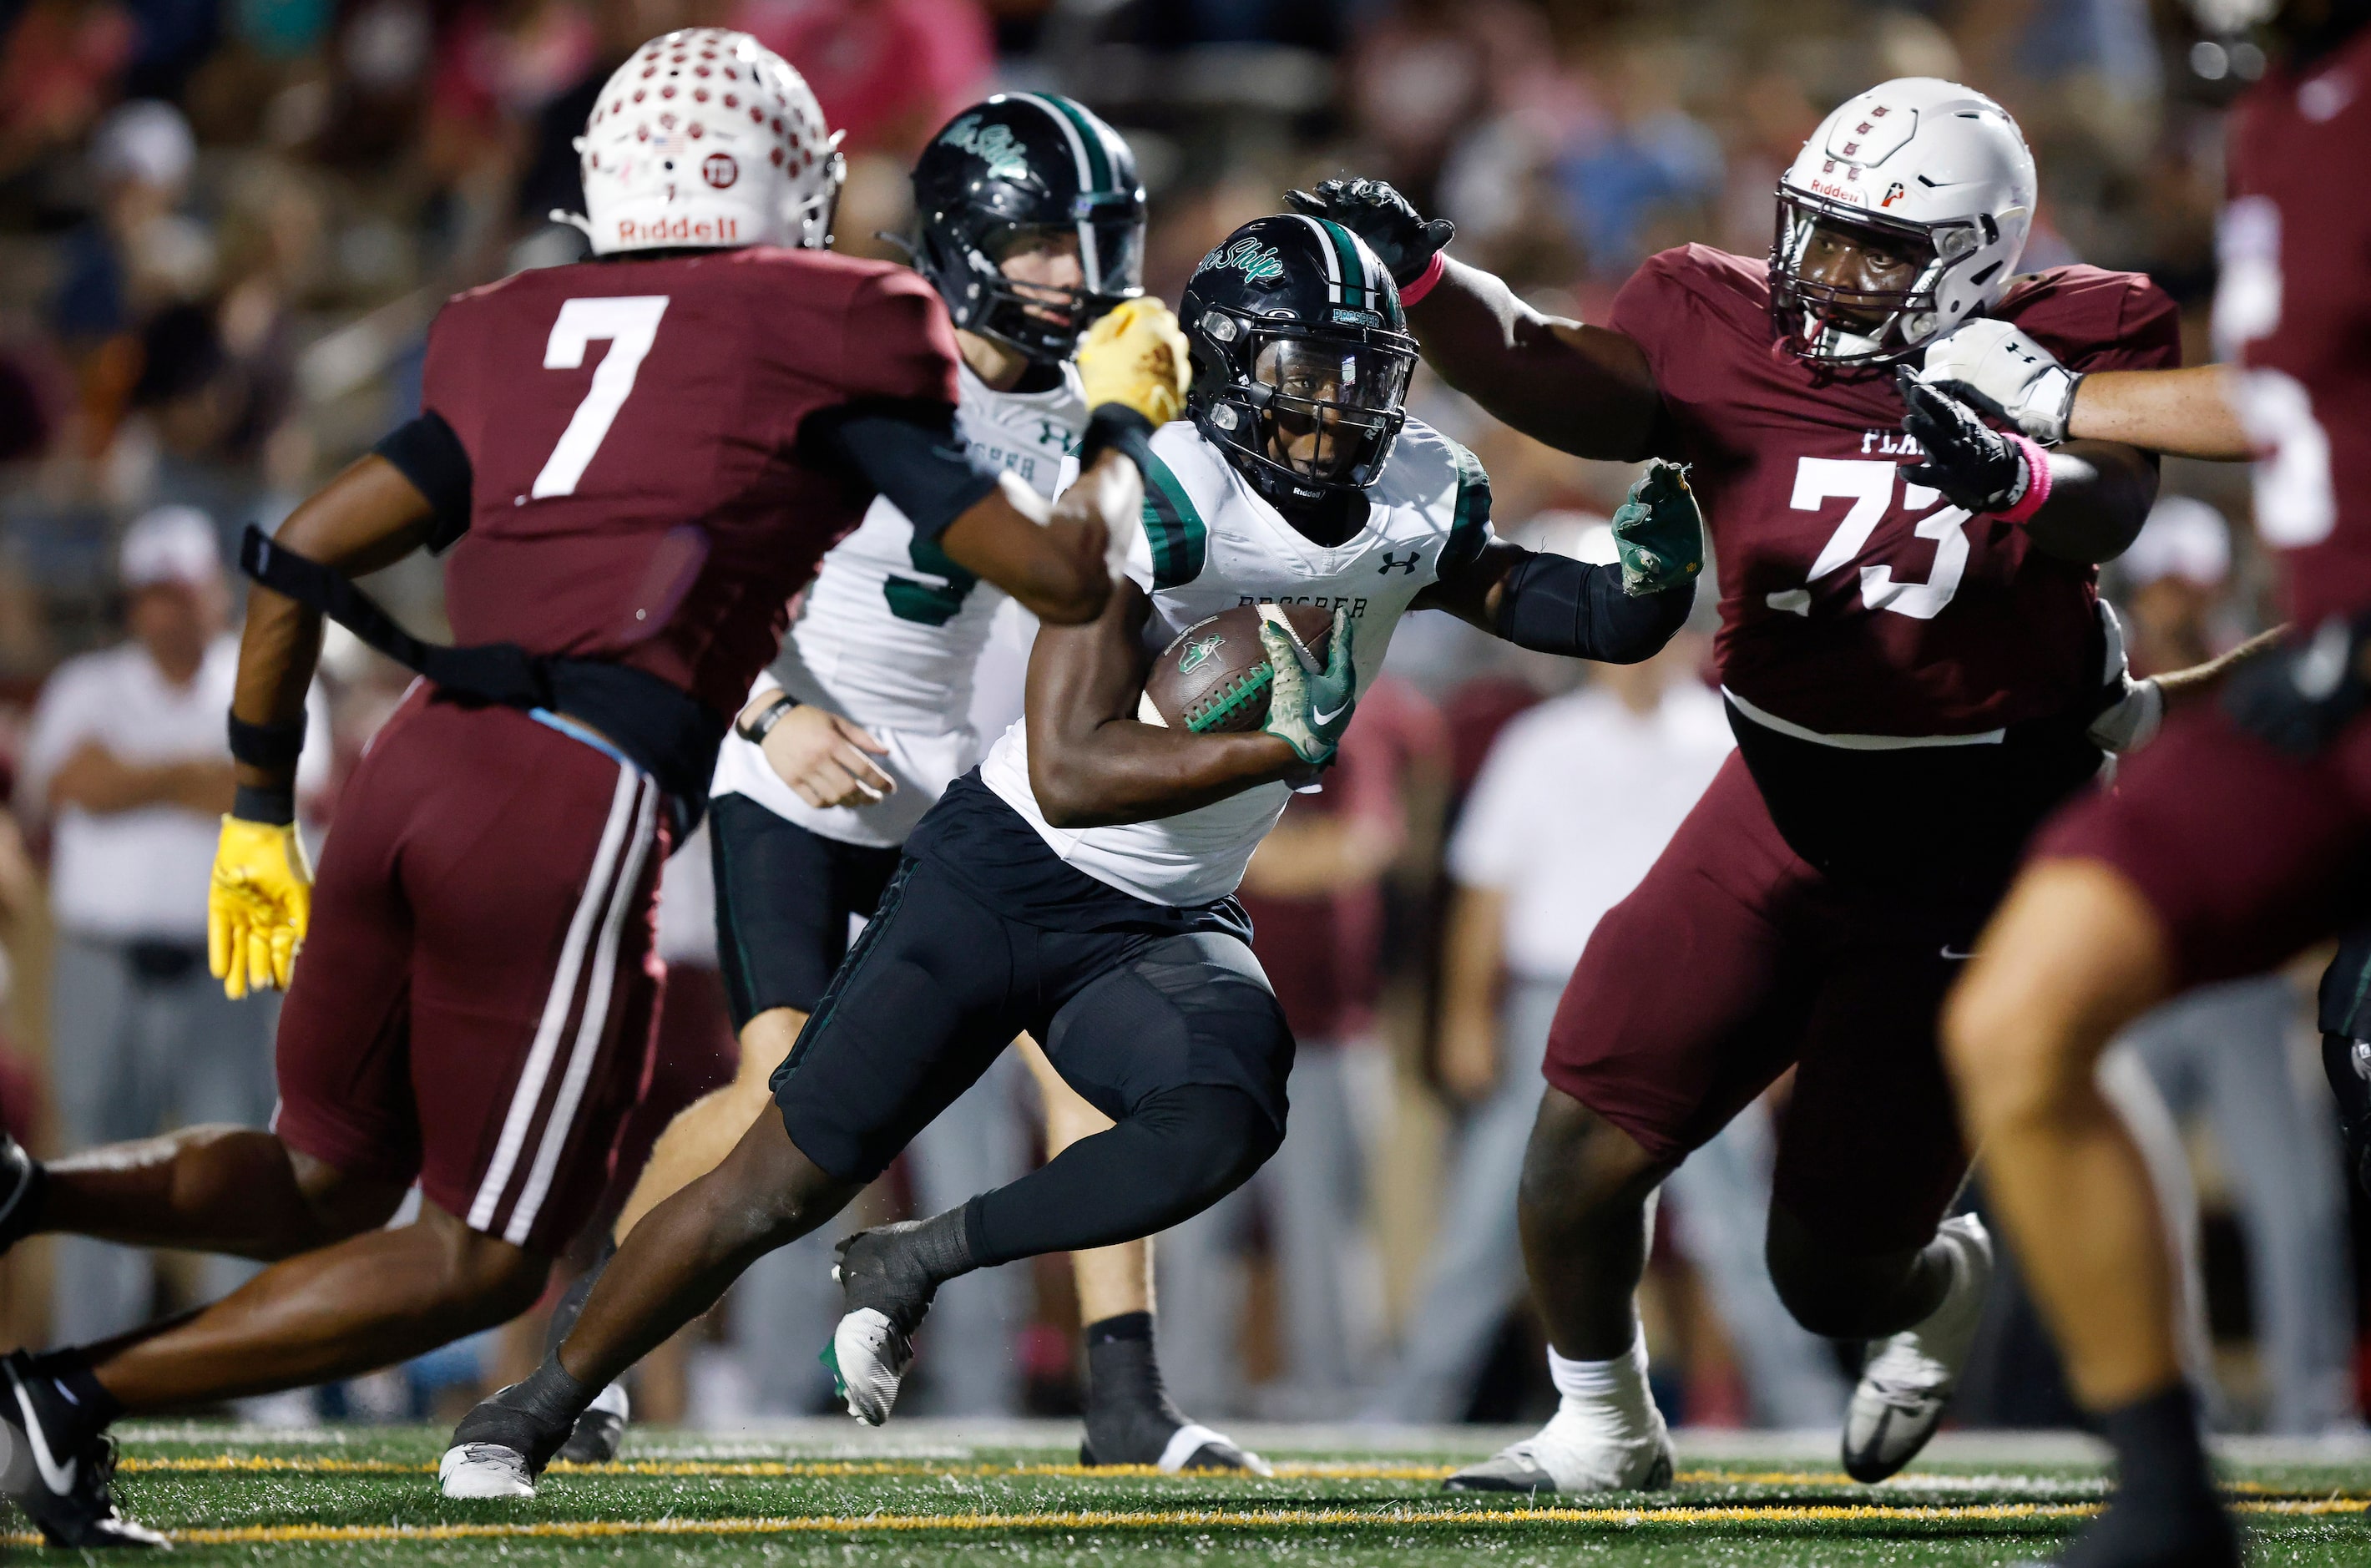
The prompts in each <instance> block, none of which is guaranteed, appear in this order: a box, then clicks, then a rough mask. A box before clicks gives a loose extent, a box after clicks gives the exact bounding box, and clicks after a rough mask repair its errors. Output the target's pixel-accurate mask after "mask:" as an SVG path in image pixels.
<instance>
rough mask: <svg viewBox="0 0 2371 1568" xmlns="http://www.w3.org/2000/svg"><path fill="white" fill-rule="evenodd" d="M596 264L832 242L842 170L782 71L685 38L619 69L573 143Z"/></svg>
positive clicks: (741, 39) (570, 218)
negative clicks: (643, 255)
mask: <svg viewBox="0 0 2371 1568" xmlns="http://www.w3.org/2000/svg"><path fill="white" fill-rule="evenodd" d="M576 150H577V152H578V153H579V154H580V155H582V157H583V159H584V165H583V167H584V209H585V215H584V217H578V216H576V215H573V214H571V213H554V214H553V215H552V216H553V217H554V218H556V219H558V220H560V221H561V222H565V223H573V224H575V225H576V226H578V227H579V228H582V229H583V230H584V232H585V234H586V235H587V236H589V237H590V238H591V239H592V241H593V251H594V254H596V255H598V256H607V255H611V254H614V253H616V252H618V251H621V250H663V249H672V248H677V247H689V246H713V247H717V248H724V247H731V246H739V245H796V246H800V247H803V248H804V249H807V250H820V249H821V248H822V247H824V246H826V245H827V244H829V243H830V242H831V215H832V209H833V208H834V207H836V206H837V205H838V204H839V187H840V182H841V180H844V179H845V178H846V177H847V173H848V161H847V159H845V158H843V157H841V156H840V152H839V133H838V132H835V131H833V130H831V129H829V128H828V127H827V126H826V125H825V124H824V120H823V110H822V109H821V107H819V106H818V105H817V104H816V102H815V94H814V93H813V92H812V91H810V90H808V87H807V84H806V81H805V79H804V77H802V76H801V75H799V74H798V73H797V72H796V71H793V70H792V69H791V66H790V64H789V63H788V62H787V61H785V60H784V59H783V58H782V57H781V55H779V54H777V53H775V52H773V51H772V50H770V49H769V48H767V47H766V46H765V45H764V44H762V43H759V42H758V41H757V40H756V39H754V38H751V37H750V36H749V35H748V34H747V33H746V32H731V31H727V30H726V29H723V28H685V29H681V30H679V31H676V32H671V33H667V34H665V35H664V36H663V37H659V38H654V39H653V40H651V41H650V42H648V43H646V44H644V45H642V48H640V49H638V50H636V51H635V52H634V54H633V57H632V58H631V59H630V60H628V61H627V62H626V63H625V64H623V65H620V66H619V67H618V69H617V72H616V74H614V75H611V76H610V78H609V85H608V86H607V87H603V88H602V89H601V98H600V100H599V101H598V102H597V103H596V104H595V105H594V106H593V118H592V119H590V120H589V121H587V122H585V125H584V134H583V135H582V136H579V137H578V138H577V139H576Z"/></svg>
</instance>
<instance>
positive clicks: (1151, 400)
mask: <svg viewBox="0 0 2371 1568" xmlns="http://www.w3.org/2000/svg"><path fill="white" fill-rule="evenodd" d="M1188 354H1189V351H1188V350H1187V348H1186V346H1185V333H1183V332H1181V331H1178V330H1177V318H1176V317H1174V316H1173V315H1171V314H1170V313H1169V307H1167V306H1166V305H1163V304H1162V303H1161V301H1159V300H1157V299H1153V298H1151V297H1150V296H1140V297H1139V298H1135V299H1130V300H1126V301H1123V302H1122V303H1121V304H1120V305H1118V306H1117V307H1116V308H1114V309H1112V310H1111V311H1109V312H1108V313H1106V314H1105V315H1104V316H1103V317H1102V318H1101V319H1098V320H1097V321H1096V322H1095V324H1094V325H1093V326H1092V327H1089V328H1088V329H1087V335H1086V336H1085V337H1083V338H1081V339H1080V340H1079V353H1078V365H1079V381H1080V383H1081V386H1082V387H1084V389H1085V390H1086V394H1087V407H1088V408H1090V409H1093V408H1095V407H1097V406H1098V405H1100V404H1103V403H1119V404H1122V405H1124V406H1126V407H1128V408H1132V409H1134V410H1135V411H1136V412H1139V413H1140V414H1142V415H1144V417H1145V418H1147V419H1149V420H1151V421H1152V423H1153V424H1168V423H1169V422H1170V421H1171V420H1173V419H1175V418H1177V417H1179V416H1180V415H1182V414H1183V413H1185V383H1186V381H1187V380H1188V379H1190V378H1191V377H1192V375H1193V370H1192V368H1191V366H1189V365H1188V363H1187V357H1188Z"/></svg>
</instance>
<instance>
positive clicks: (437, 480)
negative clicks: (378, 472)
mask: <svg viewBox="0 0 2371 1568" xmlns="http://www.w3.org/2000/svg"><path fill="white" fill-rule="evenodd" d="M371 450H372V451H374V452H376V453H377V454H378V455H379V456H380V457H382V458H385V459H387V461H388V462H390V463H393V464H394V465H395V468H396V471H397V472H398V473H400V474H401V475H403V477H404V478H406V479H408V480H410V481H411V487H412V488H413V489H414V490H417V491H419V492H420V494H422V495H425V496H426V497H428V505H430V506H431V507H433V508H434V510H435V518H434V521H432V522H431V523H430V524H429V532H428V548H429V549H430V550H431V551H433V552H437V553H439V554H441V553H443V552H445V551H446V550H449V549H451V548H452V546H453V545H454V543H455V542H456V541H457V540H459V539H460V537H461V536H462V535H463V534H465V533H468V531H469V480H470V472H469V454H468V452H466V451H464V450H463V449H462V447H461V438H460V437H459V436H456V435H454V434H453V427H452V426H451V425H449V424H445V420H444V417H443V416H442V415H440V414H438V413H437V412H435V411H434V410H433V409H432V410H429V411H427V412H422V414H421V416H420V417H419V418H417V419H415V420H412V421H411V423H410V424H399V425H397V426H396V427H395V429H394V430H392V431H391V432H389V433H388V434H387V436H386V438H385V439H383V440H381V441H380V442H379V444H378V445H377V446H376V447H372V448H371Z"/></svg>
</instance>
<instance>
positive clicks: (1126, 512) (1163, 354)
mask: <svg viewBox="0 0 2371 1568" xmlns="http://www.w3.org/2000/svg"><path fill="white" fill-rule="evenodd" d="M1188 357H1189V351H1188V350H1187V348H1186V346H1185V334H1184V333H1182V332H1180V331H1178V330H1177V319H1176V318H1175V317H1174V316H1172V315H1171V314H1170V313H1169V308H1168V307H1167V306H1165V305H1163V304H1162V303H1161V301H1159V300H1157V299H1148V298H1139V299H1130V300H1128V301H1126V302H1125V303H1123V304H1122V305H1120V306H1119V307H1118V308H1116V309H1113V310H1110V311H1106V312H1105V314H1104V315H1103V316H1102V317H1101V318H1100V319H1097V320H1096V322H1095V324H1094V325H1093V327H1091V328H1090V329H1088V331H1087V334H1086V336H1085V337H1084V338H1082V339H1081V340H1080V343H1079V352H1078V354H1077V364H1078V367H1079V381H1080V387H1081V391H1082V392H1083V393H1084V395H1085V397H1086V401H1087V407H1088V409H1089V410H1090V411H1091V415H1090V419H1089V422H1088V424H1087V436H1086V441H1085V443H1084V445H1083V447H1082V448H1081V470H1082V471H1081V473H1080V475H1079V478H1078V482H1076V483H1074V484H1072V485H1071V486H1070V489H1068V490H1066V491H1064V492H1063V493H1062V498H1061V500H1059V501H1058V502H1056V503H1055V505H1054V509H1053V514H1052V520H1051V521H1050V522H1049V523H1047V527H1045V528H1042V529H1035V528H1025V527H1020V526H1017V525H1018V524H1019V523H1020V522H1021V520H1022V519H1024V518H1026V519H1028V520H1029V521H1033V522H1034V521H1038V520H1042V513H1039V514H1033V511H1032V509H1033V508H1035V507H1039V506H1040V505H1041V504H1039V503H1038V502H1037V501H1036V499H1035V496H1034V495H1033V494H1031V493H1030V492H1029V490H1028V488H1027V486H1025V485H1024V484H1022V483H1021V482H1019V481H1017V480H1015V479H1013V478H1012V475H1010V474H1005V475H1002V476H1000V481H1001V482H1000V486H999V489H998V491H996V492H994V493H991V494H989V495H988V496H987V497H985V498H984V499H982V500H981V501H980V503H979V504H978V505H977V506H975V507H973V509H972V510H971V511H969V512H966V513H965V514H964V515H963V516H962V517H957V518H956V519H955V520H954V522H953V523H951V524H949V525H948V527H947V529H946V532H945V533H944V534H943V536H942V537H941V539H940V541H939V543H940V547H941V548H942V549H943V550H945V551H946V552H947V553H948V554H949V555H950V556H953V557H954V560H955V562H956V563H957V564H959V565H961V566H963V567H964V568H965V569H966V570H967V571H970V572H974V573H976V574H977V575H980V576H982V577H985V578H987V579H988V580H989V582H991V583H994V584H995V585H996V586H997V587H1000V588H1002V589H1004V590H1005V591H1006V592H1007V593H1010V594H1011V595H1012V597H1013V598H1017V599H1019V600H1020V601H1021V602H1022V603H1023V604H1024V605H1027V606H1028V607H1029V608H1030V609H1031V610H1035V611H1036V612H1037V618H1038V619H1039V620H1041V621H1048V622H1050V623H1052V624H1054V625H1058V626H1072V625H1078V624H1081V623H1083V622H1086V621H1093V620H1094V619H1095V617H1096V615H1097V614H1098V612H1100V611H1101V610H1103V608H1104V606H1105V596H1106V594H1107V593H1108V591H1109V589H1110V583H1111V579H1110V575H1109V572H1108V569H1107V566H1106V560H1105V557H1106V551H1107V549H1108V546H1109V542H1110V541H1113V540H1125V539H1126V538H1127V537H1128V534H1127V531H1126V530H1127V529H1128V528H1131V527H1133V526H1136V519H1137V517H1138V509H1139V507H1140V506H1141V505H1143V501H1144V477H1143V471H1142V470H1143V464H1144V462H1145V461H1146V460H1147V459H1148V458H1149V456H1150V454H1149V451H1148V449H1147V447H1146V444H1145V443H1146V438H1147V437H1149V436H1151V434H1152V432H1153V431H1154V429H1156V428H1157V427H1159V426H1161V425H1162V424H1167V423H1168V422H1169V421H1171V420H1173V419H1175V418H1176V417H1177V416H1178V415H1179V414H1181V413H1183V412H1185V382H1186V378H1187V377H1188V375H1189V373H1190V372H1189V367H1188V364H1187V361H1188ZM1113 553H1116V555H1118V556H1119V557H1121V558H1123V559H1124V558H1125V556H1126V553H1127V552H1126V551H1125V550H1120V551H1117V552H1113Z"/></svg>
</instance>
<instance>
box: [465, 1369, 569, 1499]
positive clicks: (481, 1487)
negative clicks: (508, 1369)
mask: <svg viewBox="0 0 2371 1568" xmlns="http://www.w3.org/2000/svg"><path fill="white" fill-rule="evenodd" d="M546 1365H549V1363H547V1364H546ZM533 1381H534V1379H533V1378H530V1379H528V1381H527V1382H526V1383H514V1384H512V1385H511V1386H510V1387H509V1388H502V1389H498V1390H496V1391H495V1393H494V1394H493V1395H492V1397H490V1398H488V1399H483V1400H479V1401H478V1403H477V1405H476V1407H475V1408H474V1409H472V1410H471V1411H469V1413H468V1415H465V1416H463V1417H462V1418H461V1424H460V1425H458V1426H457V1427H455V1428H454V1429H453V1440H452V1444H451V1446H449V1447H447V1448H446V1449H445V1457H444V1458H442V1459H440V1460H438V1461H437V1465H436V1484H437V1488H438V1490H439V1491H441V1492H443V1493H445V1496H447V1497H475V1498H488V1497H532V1496H534V1495H535V1487H536V1482H537V1481H538V1479H540V1478H541V1476H542V1475H543V1470H544V1467H545V1466H546V1465H548V1464H549V1463H550V1462H551V1460H552V1458H553V1456H555V1455H557V1454H558V1453H559V1452H560V1449H561V1445H562V1444H564V1443H566V1442H567V1441H568V1440H569V1438H570V1437H572V1436H573V1435H574V1434H575V1431H576V1421H575V1418H573V1417H569V1418H564V1419H558V1420H548V1419H546V1418H545V1417H544V1416H542V1415H539V1414H538V1413H537V1412H536V1411H533V1410H530V1409H528V1408H527V1405H528V1403H529V1400H527V1399H526V1397H525V1395H524V1393H523V1390H526V1388H527V1386H528V1383H531V1382H533ZM579 1413H580V1414H581V1413H582V1412H581V1411H580V1412H579Z"/></svg>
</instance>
